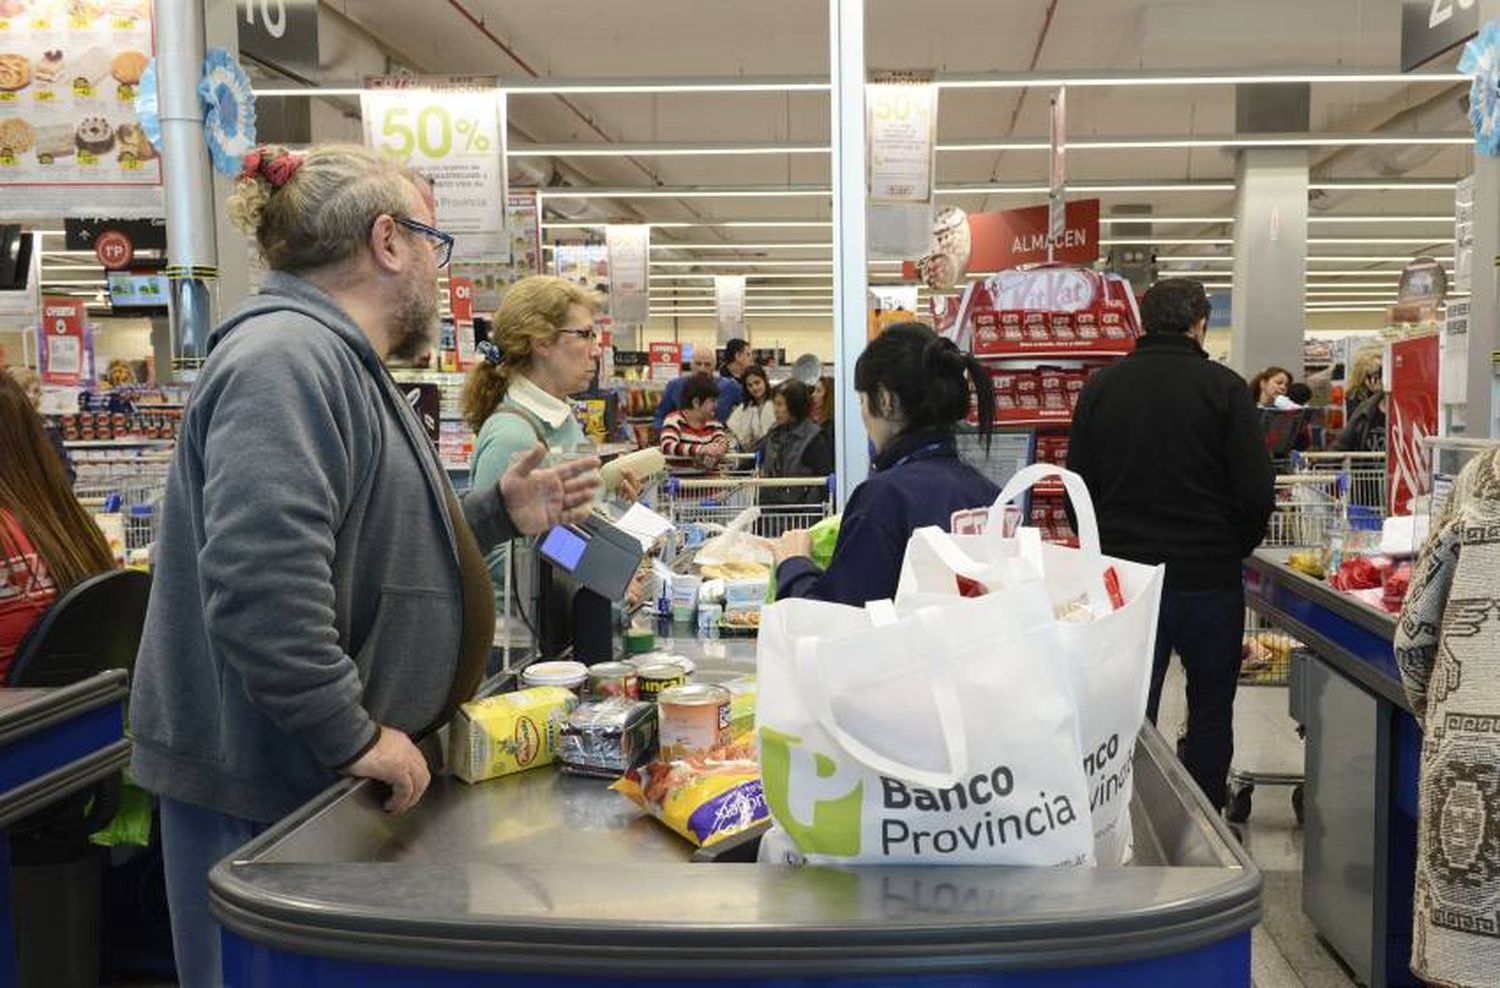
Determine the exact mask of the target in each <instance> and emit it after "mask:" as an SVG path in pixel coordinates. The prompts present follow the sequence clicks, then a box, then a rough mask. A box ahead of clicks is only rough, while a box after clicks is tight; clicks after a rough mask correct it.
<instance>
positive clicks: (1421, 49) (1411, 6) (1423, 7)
mask: <svg viewBox="0 0 1500 988" xmlns="http://www.w3.org/2000/svg"><path fill="white" fill-rule="evenodd" d="M1478 31H1479V5H1478V4H1476V3H1475V2H1474V0H1401V71H1402V72H1410V71H1411V70H1412V69H1415V68H1417V67H1419V66H1422V65H1425V64H1427V63H1428V62H1430V61H1432V60H1433V59H1434V58H1437V57H1438V56H1439V55H1441V54H1443V53H1444V52H1446V51H1451V50H1452V49H1454V48H1456V47H1457V46H1459V45H1461V44H1463V43H1464V42H1465V41H1468V40H1469V39H1470V38H1472V37H1474V35H1475V34H1476V33H1477V32H1478Z"/></svg>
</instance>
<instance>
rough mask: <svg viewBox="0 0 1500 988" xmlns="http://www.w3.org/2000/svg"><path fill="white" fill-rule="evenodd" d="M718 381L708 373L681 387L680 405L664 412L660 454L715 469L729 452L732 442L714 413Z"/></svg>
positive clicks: (690, 379)
mask: <svg viewBox="0 0 1500 988" xmlns="http://www.w3.org/2000/svg"><path fill="white" fill-rule="evenodd" d="M718 397H719V385H718V383H717V382H716V381H715V380H714V379H713V378H711V377H701V376H695V377H691V378H689V379H688V381H687V383H686V384H684V385H683V388H682V407H681V408H679V409H677V411H675V412H673V413H672V414H670V415H668V416H667V421H666V423H665V424H664V425H663V426H662V430H661V451H662V455H664V456H666V457H667V458H668V459H670V460H677V461H678V462H684V461H685V462H688V463H691V464H692V465H693V466H696V467H702V468H703V469H705V470H715V469H717V468H718V467H719V465H720V464H721V463H723V461H724V457H726V456H728V455H729V451H730V449H731V448H732V443H731V442H730V438H729V431H728V430H727V429H726V428H725V427H724V423H723V422H721V421H719V419H717V418H715V417H714V403H715V401H716V400H717V399H718Z"/></svg>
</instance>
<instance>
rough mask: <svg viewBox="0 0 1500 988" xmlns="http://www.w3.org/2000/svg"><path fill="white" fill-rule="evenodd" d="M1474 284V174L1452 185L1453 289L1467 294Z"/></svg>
mask: <svg viewBox="0 0 1500 988" xmlns="http://www.w3.org/2000/svg"><path fill="white" fill-rule="evenodd" d="M1473 284H1474V176H1473V175H1468V176H1466V177H1464V178H1461V179H1459V180H1458V184H1456V185H1455V186H1454V187H1453V290H1454V291H1455V292H1457V293H1458V294H1461V295H1467V294H1468V293H1469V292H1470V291H1471V290H1472V287H1473Z"/></svg>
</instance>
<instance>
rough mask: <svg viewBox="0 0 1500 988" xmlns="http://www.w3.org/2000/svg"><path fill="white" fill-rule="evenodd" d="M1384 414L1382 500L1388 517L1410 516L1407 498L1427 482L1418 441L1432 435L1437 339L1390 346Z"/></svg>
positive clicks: (1427, 465)
mask: <svg viewBox="0 0 1500 988" xmlns="http://www.w3.org/2000/svg"><path fill="white" fill-rule="evenodd" d="M1388 363H1389V371H1388V373H1389V375H1390V379H1391V386H1390V398H1389V401H1388V403H1387V412H1386V457H1385V462H1386V501H1387V508H1388V510H1389V512H1390V514H1393V515H1409V514H1411V499H1412V498H1414V497H1417V496H1418V495H1421V494H1426V493H1427V492H1428V488H1429V486H1430V483H1431V477H1432V463H1431V454H1430V452H1429V451H1428V450H1427V449H1425V448H1424V447H1423V446H1422V440H1423V439H1425V438H1427V437H1429V436H1436V435H1437V434H1438V385H1439V377H1440V374H1439V369H1438V365H1439V358H1438V337H1437V336H1432V335H1429V336H1419V337H1416V338H1414V339H1409V340H1397V341H1396V342H1394V343H1392V344H1391V345H1390V360H1389V362H1388Z"/></svg>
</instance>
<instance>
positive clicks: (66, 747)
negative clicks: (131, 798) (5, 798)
mask: <svg viewBox="0 0 1500 988" xmlns="http://www.w3.org/2000/svg"><path fill="white" fill-rule="evenodd" d="M124 736H125V704H124V702H123V701H115V702H114V703H108V704H105V705H103V706H98V707H94V708H93V709H91V710H86V711H84V712H83V713H81V714H79V715H78V716H77V717H70V718H68V719H67V720H64V721H60V722H58V723H56V724H54V725H52V726H51V727H48V728H45V729H43V730H40V731H37V732H36V733H34V734H29V735H27V736H26V737H23V738H21V739H19V740H18V741H16V742H15V743H14V744H8V745H4V746H0V795H3V794H4V793H6V792H8V791H10V790H11V789H15V788H17V787H19V786H23V785H25V784H26V783H28V782H33V781H35V780H37V779H39V778H41V777H42V776H44V775H46V774H48V773H49V772H55V771H56V770H58V769H60V768H62V767H63V766H65V765H70V764H72V763H73V762H76V761H79V760H80V759H83V758H87V757H88V756H89V755H92V754H95V753H96V752H99V751H102V750H103V749H105V748H107V747H109V746H110V745H112V744H114V743H115V742H116V741H119V740H120V738H122V737H124Z"/></svg>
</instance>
